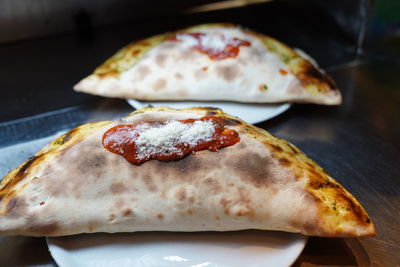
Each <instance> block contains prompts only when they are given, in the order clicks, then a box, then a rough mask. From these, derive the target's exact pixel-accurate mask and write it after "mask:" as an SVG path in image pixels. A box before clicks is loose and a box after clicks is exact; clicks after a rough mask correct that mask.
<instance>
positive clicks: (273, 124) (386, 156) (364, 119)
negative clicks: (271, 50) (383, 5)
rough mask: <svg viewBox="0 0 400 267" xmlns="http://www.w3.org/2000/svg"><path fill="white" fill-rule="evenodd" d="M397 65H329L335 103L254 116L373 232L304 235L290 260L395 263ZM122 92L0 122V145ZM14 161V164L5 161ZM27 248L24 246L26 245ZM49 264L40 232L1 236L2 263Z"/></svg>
mask: <svg viewBox="0 0 400 267" xmlns="http://www.w3.org/2000/svg"><path fill="white" fill-rule="evenodd" d="M399 73H400V67H399V66H398V65H394V64H392V65H388V64H386V63H382V62H370V63H360V64H358V65H352V66H351V65H349V66H343V67H341V68H338V69H336V70H332V71H330V73H329V74H330V75H331V76H332V77H333V78H334V79H335V80H336V81H337V84H338V87H339V88H340V89H341V91H342V92H343V95H344V103H343V105H342V106H340V107H327V106H318V105H307V104H302V105H301V104H297V105H294V106H293V107H292V108H291V109H290V110H289V111H288V112H286V113H284V114H282V115H280V116H279V117H277V118H274V119H272V120H270V121H267V122H264V123H261V124H258V125H257V126H259V127H262V128H264V129H266V130H268V131H270V132H271V133H272V134H274V135H276V136H278V137H280V138H284V139H287V140H289V141H290V142H292V143H293V144H295V145H296V146H298V147H299V148H300V149H302V150H303V151H304V152H305V153H306V154H308V155H309V156H310V157H311V158H313V159H314V160H315V161H317V162H318V163H319V164H320V165H321V166H322V167H323V168H324V169H326V170H327V171H328V172H329V173H330V174H331V175H332V176H333V177H334V178H335V179H337V181H339V182H340V183H341V184H342V185H343V186H344V187H346V188H347V189H348V190H349V191H350V192H351V193H353V194H354V196H355V197H356V198H357V199H358V200H359V201H360V202H361V203H362V204H363V206H364V207H365V208H366V210H367V212H368V213H369V214H370V216H371V218H372V219H373V221H374V222H375V224H376V227H377V230H378V235H377V236H376V237H374V238H366V239H361V240H358V239H326V238H310V241H309V243H308V245H307V246H306V249H305V250H304V252H303V253H302V255H301V256H300V258H299V259H298V261H297V262H296V263H295V266H324V265H332V264H333V265H335V266H400V265H399V263H400V245H399V244H400V216H399V215H400V164H399V160H400V143H399V141H398V140H399V137H400V76H399ZM130 110H131V108H130V107H129V106H128V105H127V104H126V102H125V101H123V100H100V101H99V102H98V103H97V104H92V105H88V106H78V107H76V108H72V109H65V110H60V111H59V112H55V113H49V114H44V115H42V116H37V117H34V118H28V119H24V120H19V121H12V122H7V123H0V137H1V139H0V146H2V147H4V146H6V145H8V144H12V143H16V142H18V140H20V141H27V140H32V139H35V138H39V137H43V136H45V135H50V134H54V133H55V132H57V131H59V130H65V129H66V128H70V127H73V126H75V125H77V124H80V123H84V122H86V121H95V120H100V119H109V118H115V117H119V116H121V115H123V114H126V113H128V112H129V111H130ZM11 167H14V166H10V168H11ZM27 251H29V253H27ZM38 264H39V265H50V266H51V265H52V264H53V262H52V260H51V258H50V256H49V254H48V252H47V250H46V247H45V244H44V239H41V238H29V237H5V238H4V237H3V238H1V239H0V265H1V266H33V265H38Z"/></svg>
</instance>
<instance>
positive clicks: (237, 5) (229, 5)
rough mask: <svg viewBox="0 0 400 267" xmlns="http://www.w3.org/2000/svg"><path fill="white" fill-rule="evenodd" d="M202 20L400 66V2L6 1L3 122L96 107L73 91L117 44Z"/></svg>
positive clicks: (1, 11)
mask: <svg viewBox="0 0 400 267" xmlns="http://www.w3.org/2000/svg"><path fill="white" fill-rule="evenodd" d="M203 22H234V23H238V24H240V25H243V26H245V27H249V28H251V29H254V30H256V31H260V32H262V33H265V34H268V35H271V36H273V37H276V38H278V39H279V40H281V41H283V42H286V43H287V44H289V45H290V46H293V47H298V48H301V49H303V50H304V51H306V52H307V53H308V54H310V55H311V56H312V57H314V58H315V59H316V60H317V61H318V63H319V64H320V65H321V66H322V67H323V68H325V69H327V70H331V69H334V68H338V67H340V66H343V64H354V63H355V62H359V61H363V60H377V61H390V62H392V63H393V64H399V57H400V1H398V0H376V1H371V0H352V1H348V0H297V1H295V0H293V1H289V0H282V1H279V0H277V1H265V0H247V1H246V0H233V1H212V0H209V1H198V0H195V1H182V0H170V1H159V0H158V1H157V0H146V1H139V0H136V1H132V0H97V1H96V0H88V1H77V0H66V1H52V0H40V1H39V0H0V59H1V60H0V90H1V98H0V111H1V112H0V122H4V121H9V120H14V119H18V118H22V117H26V116H31V115H34V114H39V113H43V112H48V111H52V110H57V109H60V108H66V107H71V106H76V105H81V104H90V103H95V102H96V101H99V99H100V98H99V97H95V96H90V95H85V94H78V93H75V92H74V91H72V87H73V85H74V84H75V83H76V82H78V81H79V80H80V79H81V78H83V77H84V76H86V75H88V74H90V73H91V71H92V70H93V69H94V68H95V67H96V66H97V65H99V64H100V63H102V62H103V61H104V60H105V59H106V58H108V57H109V56H111V55H112V54H113V53H114V52H115V51H116V50H117V49H119V48H121V47H122V46H124V45H126V44H127V43H128V42H130V41H132V40H134V39H138V38H142V37H146V36H148V35H151V34H156V33H160V32H164V31H168V30H173V29H177V28H180V27H184V26H187V25H193V24H197V23H203Z"/></svg>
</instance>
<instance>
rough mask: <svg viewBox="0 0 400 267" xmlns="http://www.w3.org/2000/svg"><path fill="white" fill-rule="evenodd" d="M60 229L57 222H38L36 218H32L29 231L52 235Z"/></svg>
mask: <svg viewBox="0 0 400 267" xmlns="http://www.w3.org/2000/svg"><path fill="white" fill-rule="evenodd" d="M59 229H60V226H59V224H58V223H56V222H48V223H43V224H41V223H37V222H36V220H30V226H29V228H28V231H29V232H32V233H34V234H35V235H43V236H51V235H54V234H55V233H56V232H57V231H58V230H59Z"/></svg>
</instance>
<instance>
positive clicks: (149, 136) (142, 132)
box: [132, 120, 215, 159]
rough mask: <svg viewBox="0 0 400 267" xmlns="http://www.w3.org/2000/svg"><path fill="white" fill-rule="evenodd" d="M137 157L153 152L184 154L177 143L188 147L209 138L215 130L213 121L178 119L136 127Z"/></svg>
mask: <svg viewBox="0 0 400 267" xmlns="http://www.w3.org/2000/svg"><path fill="white" fill-rule="evenodd" d="M135 131H137V132H136V134H133V135H132V136H138V137H137V139H136V146H137V147H136V149H137V152H138V153H137V157H138V158H139V159H143V158H146V157H148V156H149V155H152V154H161V155H170V154H178V155H182V151H181V150H179V149H178V148H177V147H176V145H177V144H182V143H183V144H185V145H186V146H188V147H194V146H196V145H197V144H198V143H199V142H200V141H205V140H209V139H210V138H211V136H212V134H213V133H214V131H215V128H214V124H213V122H212V121H195V122H193V123H181V122H179V121H176V120H171V121H167V122H166V123H164V124H160V125H158V126H154V125H150V124H147V123H144V124H141V125H138V127H137V128H136V130H135Z"/></svg>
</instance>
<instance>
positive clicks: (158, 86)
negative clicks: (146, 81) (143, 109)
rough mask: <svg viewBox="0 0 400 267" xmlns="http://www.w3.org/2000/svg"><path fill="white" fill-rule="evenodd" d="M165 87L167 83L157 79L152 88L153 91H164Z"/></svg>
mask: <svg viewBox="0 0 400 267" xmlns="http://www.w3.org/2000/svg"><path fill="white" fill-rule="evenodd" d="M166 86H167V81H166V80H165V79H162V78H160V79H158V80H157V81H156V82H155V83H154V86H153V89H154V91H160V90H162V89H165V87H166Z"/></svg>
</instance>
